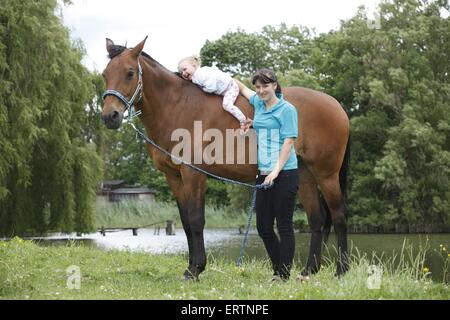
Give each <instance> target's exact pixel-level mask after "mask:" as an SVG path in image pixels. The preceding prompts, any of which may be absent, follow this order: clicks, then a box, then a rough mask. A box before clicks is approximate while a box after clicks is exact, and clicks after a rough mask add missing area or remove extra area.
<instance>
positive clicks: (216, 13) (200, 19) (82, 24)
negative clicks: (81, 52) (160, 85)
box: [62, 0, 380, 72]
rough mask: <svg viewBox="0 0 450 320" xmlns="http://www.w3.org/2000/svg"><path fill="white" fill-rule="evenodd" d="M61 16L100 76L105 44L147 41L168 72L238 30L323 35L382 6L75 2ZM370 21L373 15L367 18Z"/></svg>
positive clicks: (309, 0) (323, 1)
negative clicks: (362, 10)
mask: <svg viewBox="0 0 450 320" xmlns="http://www.w3.org/2000/svg"><path fill="white" fill-rule="evenodd" d="M72 2H73V4H72V5H70V6H68V7H63V10H62V15H63V21H64V24H65V25H66V26H68V27H69V29H70V30H71V35H72V38H79V39H81V40H82V41H83V43H84V45H85V47H86V50H87V57H86V58H85V60H84V64H85V65H86V66H87V67H88V68H89V69H90V70H97V71H100V72H101V71H102V70H103V69H104V68H105V66H106V64H107V63H108V59H107V58H106V47H105V38H110V39H112V40H113V41H114V43H116V44H121V45H124V44H125V43H127V46H128V47H133V46H135V45H136V44H137V43H139V42H140V41H141V40H143V39H144V38H145V36H146V35H148V36H149V37H148V39H147V42H146V44H145V47H144V51H145V52H147V53H148V54H150V55H151V56H152V57H153V58H154V59H155V60H157V61H158V62H160V63H161V64H162V65H164V66H165V67H166V68H168V69H169V70H172V71H175V70H176V67H177V63H178V61H179V59H181V58H183V57H185V56H188V55H191V54H194V53H197V54H198V53H199V52H200V49H201V48H202V46H203V44H204V43H205V41H206V40H217V39H218V38H220V37H221V36H222V35H224V34H225V33H226V32H227V31H235V30H236V29H237V28H238V27H240V28H241V29H244V30H245V31H246V32H255V31H260V30H261V29H262V27H263V26H265V25H272V26H278V25H279V24H280V23H282V22H284V23H286V24H287V25H288V26H292V25H294V24H295V25H302V26H306V27H309V28H315V30H316V31H317V32H318V33H320V32H328V31H330V30H332V29H337V28H338V27H339V25H340V21H341V20H346V19H349V18H351V17H352V16H353V15H354V14H355V13H356V10H357V8H358V7H359V6H360V5H365V6H366V8H368V9H369V12H371V13H373V12H375V9H376V7H377V5H378V3H380V0H257V1H256V0H226V1H217V0H209V1H208V0H156V1H155V0H153V1H152V0H147V1H144V0H140V1H139V0H73V1H72ZM369 16H370V15H369Z"/></svg>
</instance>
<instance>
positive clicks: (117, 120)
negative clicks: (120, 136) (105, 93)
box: [102, 111, 123, 129]
mask: <svg viewBox="0 0 450 320" xmlns="http://www.w3.org/2000/svg"><path fill="white" fill-rule="evenodd" d="M102 120H103V122H104V123H105V125H106V127H107V128H108V129H119V128H120V125H121V124H122V121H123V114H122V113H121V112H119V111H113V112H111V113H109V114H106V115H102Z"/></svg>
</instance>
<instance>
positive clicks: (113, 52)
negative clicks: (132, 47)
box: [108, 44, 186, 81]
mask: <svg viewBox="0 0 450 320" xmlns="http://www.w3.org/2000/svg"><path fill="white" fill-rule="evenodd" d="M125 49H127V47H126V46H121V45H119V44H115V45H113V46H111V48H110V50H109V54H108V58H109V59H112V58H114V57H116V56H118V55H119V54H121V53H122V52H124V51H125ZM141 56H143V57H145V58H147V59H150V60H152V61H154V62H156V63H158V64H159V65H160V66H161V67H163V68H164V69H166V68H165V67H164V66H163V65H162V64H160V63H159V62H158V61H156V60H155V59H153V58H152V57H151V56H150V55H149V54H147V53H145V52H144V51H141ZM173 73H174V74H175V75H176V76H178V77H179V78H180V79H182V80H185V79H183V77H182V76H181V73H179V72H177V71H175V72H173ZM185 81H186V80H185Z"/></svg>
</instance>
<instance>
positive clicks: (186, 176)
mask: <svg viewBox="0 0 450 320" xmlns="http://www.w3.org/2000/svg"><path fill="white" fill-rule="evenodd" d="M144 43H145V39H144V40H143V41H142V42H141V43H139V44H138V45H137V46H135V47H134V48H132V49H128V48H126V47H123V46H119V45H115V44H114V43H113V42H112V41H111V40H109V39H106V48H107V51H108V53H109V57H110V59H111V60H110V62H109V63H108V65H107V67H106V69H105V70H104V72H103V76H104V78H105V82H106V87H107V89H108V90H107V91H106V92H105V95H104V98H105V100H104V106H103V111H102V119H103V121H104V122H105V124H106V126H107V127H108V128H110V129H117V128H119V127H120V125H121V123H122V120H123V114H124V112H125V110H126V108H125V107H128V105H131V104H134V105H135V108H136V110H140V111H142V115H140V116H139V117H140V119H141V121H142V123H143V124H144V127H145V130H146V133H147V135H148V136H149V137H150V138H151V139H152V140H153V141H155V142H156V143H157V144H158V145H159V146H161V147H162V148H164V149H165V150H167V151H169V152H171V150H172V149H173V148H174V146H175V145H176V144H177V143H178V141H172V138H171V135H172V133H173V132H174V130H176V129H180V128H182V129H185V130H187V131H188V132H190V133H193V132H194V121H201V124H202V129H203V130H207V129H211V128H215V129H216V130H219V131H220V132H221V133H224V136H225V132H226V130H227V129H236V131H237V128H238V127H239V123H238V122H237V121H236V120H235V119H234V118H233V117H232V116H231V115H230V114H228V113H227V112H225V111H224V110H223V109H222V103H221V102H222V97H220V96H217V95H212V94H206V93H204V92H203V91H202V90H201V89H200V88H199V87H197V86H196V85H194V84H192V83H191V82H190V81H186V80H183V79H182V78H180V77H179V76H177V75H176V74H175V73H173V72H171V71H169V70H167V69H166V68H164V67H163V66H162V65H161V64H159V63H158V62H157V61H155V60H154V59H152V58H151V57H150V56H149V55H147V54H145V53H144V52H142V49H143V47H144ZM140 70H142V74H141V75H140ZM140 85H142V90H140V89H139V88H140ZM283 94H284V97H285V99H286V100H288V101H289V102H291V103H292V104H293V105H294V106H295V107H296V108H297V110H298V124H299V138H298V139H297V142H296V145H295V148H296V152H297V154H298V156H299V160H300V161H299V175H300V187H299V192H298V195H299V199H300V202H301V204H302V205H303V207H304V209H305V211H306V212H307V216H308V222H309V226H310V230H311V242H310V252H309V257H308V261H307V265H306V269H305V270H304V271H303V272H302V274H309V273H315V272H317V271H318V270H319V268H320V263H321V248H322V242H323V240H326V238H327V237H328V234H329V231H330V227H331V222H332V223H333V225H334V229H335V232H336V235H337V243H338V251H339V256H338V263H337V274H338V275H341V274H343V273H344V272H345V271H347V269H348V259H347V227H346V221H347V209H346V205H345V203H344V199H343V194H342V191H341V185H342V187H343V186H344V185H345V178H346V169H347V163H348V161H347V159H348V156H347V155H348V153H349V148H348V139H349V120H348V117H347V114H346V113H345V111H344V110H343V108H342V107H341V105H340V104H339V103H338V102H337V101H336V100H335V99H334V98H332V97H330V96H328V95H326V94H324V93H321V92H318V91H314V90H310V89H306V88H300V87H295V88H286V89H284V90H283ZM130 97H133V98H132V99H131V100H134V101H132V102H131V103H130V101H129V100H128V99H130ZM236 104H237V106H238V107H240V109H241V110H242V111H243V112H244V113H245V114H246V116H247V117H250V118H253V108H252V107H251V106H250V104H249V103H248V101H247V100H246V99H245V98H243V97H242V96H240V97H239V98H238V100H237V102H236ZM124 106H125V107H124ZM238 138H239V137H235V139H238ZM210 143H211V142H209V141H203V142H202V145H201V147H202V148H205V147H207V146H208V144H210ZM147 146H148V152H149V154H150V157H151V158H152V160H153V162H154V164H155V166H156V167H157V168H158V169H159V170H161V171H162V172H164V174H165V176H166V179H167V183H168V184H169V186H170V189H171V190H172V192H173V194H174V197H175V199H176V201H177V205H178V208H179V211H180V218H181V222H182V224H183V228H184V231H185V233H186V237H187V242H188V246H189V266H188V268H187V270H186V271H185V273H184V276H185V278H186V279H191V278H194V279H197V278H198V275H199V274H200V273H201V272H202V271H203V270H204V269H205V266H206V254H205V247H204V239H203V229H204V224H205V191H206V178H207V177H206V176H205V175H204V174H201V173H199V172H196V171H194V170H192V169H191V168H189V167H186V166H184V165H180V164H179V163H178V164H177V163H175V162H174V161H172V160H171V159H170V157H169V156H167V155H164V154H162V153H161V152H160V151H158V150H157V149H156V148H154V147H153V146H151V145H147ZM248 146H249V144H248V143H247V144H246V147H247V148H248ZM194 147H196V146H195V143H193V144H192V149H194ZM197 147H198V146H197ZM246 152H247V153H248V152H249V150H246ZM300 162H301V163H300ZM199 167H201V168H203V169H205V170H207V171H209V172H211V173H214V174H217V175H220V176H223V177H226V178H231V179H236V180H239V181H244V182H245V181H247V182H250V181H254V180H255V176H256V174H257V166H256V164H255V163H250V161H247V162H246V163H244V164H237V163H233V164H229V162H226V161H223V162H220V161H216V163H212V164H206V163H204V162H202V163H200V164H199ZM319 189H320V191H319Z"/></svg>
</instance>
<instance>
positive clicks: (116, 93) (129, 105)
mask: <svg viewBox="0 0 450 320" xmlns="http://www.w3.org/2000/svg"><path fill="white" fill-rule="evenodd" d="M137 63H138V84H137V87H136V90H134V93H133V95H132V96H131V99H130V100H128V99H127V98H126V97H125V96H124V95H123V94H121V93H120V92H119V91H117V90H114V89H108V90H106V91H105V92H104V93H103V96H102V98H103V100H104V99H105V98H106V97H107V96H114V97H116V98H118V99H119V100H120V101H122V102H123V104H124V105H125V111H127V110H128V109H130V111H131V108H132V107H133V105H134V103H135V100H136V97H138V99H137V101H136V102H139V100H141V98H142V67H141V63H140V62H139V58H138V59H137ZM130 111H129V112H130ZM141 113H142V112H141V111H140V110H139V111H138V112H136V113H135V114H134V116H137V115H140V114H141Z"/></svg>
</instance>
